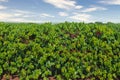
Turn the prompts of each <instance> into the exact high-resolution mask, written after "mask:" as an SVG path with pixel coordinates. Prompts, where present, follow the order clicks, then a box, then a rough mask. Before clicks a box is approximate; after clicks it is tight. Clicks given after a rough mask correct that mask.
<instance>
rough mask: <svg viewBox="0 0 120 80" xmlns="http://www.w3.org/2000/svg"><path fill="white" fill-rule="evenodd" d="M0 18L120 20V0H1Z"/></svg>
mask: <svg viewBox="0 0 120 80" xmlns="http://www.w3.org/2000/svg"><path fill="white" fill-rule="evenodd" d="M0 21H6V22H37V23H39V22H64V21H75V22H83V21H84V22H96V21H101V22H120V0H0Z"/></svg>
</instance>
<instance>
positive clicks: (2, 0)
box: [0, 0, 8, 2]
mask: <svg viewBox="0 0 120 80" xmlns="http://www.w3.org/2000/svg"><path fill="white" fill-rule="evenodd" d="M0 2H8V0H0Z"/></svg>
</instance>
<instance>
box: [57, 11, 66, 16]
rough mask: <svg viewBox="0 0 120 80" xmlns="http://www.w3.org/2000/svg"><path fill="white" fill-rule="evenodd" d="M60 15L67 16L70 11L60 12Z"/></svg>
mask: <svg viewBox="0 0 120 80" xmlns="http://www.w3.org/2000/svg"><path fill="white" fill-rule="evenodd" d="M58 15H60V16H63V17H65V16H68V13H66V12H59V13H58Z"/></svg>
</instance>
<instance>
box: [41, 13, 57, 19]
mask: <svg viewBox="0 0 120 80" xmlns="http://www.w3.org/2000/svg"><path fill="white" fill-rule="evenodd" d="M40 17H45V18H46V17H51V18H54V17H55V16H52V15H50V14H46V13H42V14H40Z"/></svg>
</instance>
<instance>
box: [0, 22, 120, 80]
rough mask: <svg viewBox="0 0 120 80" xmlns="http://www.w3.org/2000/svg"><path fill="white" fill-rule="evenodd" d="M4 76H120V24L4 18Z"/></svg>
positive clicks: (0, 40)
mask: <svg viewBox="0 0 120 80" xmlns="http://www.w3.org/2000/svg"><path fill="white" fill-rule="evenodd" d="M3 78H4V79H6V80H7V79H8V80H10V79H12V78H13V80H14V78H17V79H19V80H40V79H43V80H120V24H117V23H116V24H114V23H104V24H103V23H99V22H97V23H75V22H72V23H69V22H64V23H58V24H52V23H44V24H35V23H3V22H0V80H1V79H3ZM53 78H54V79H53Z"/></svg>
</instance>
